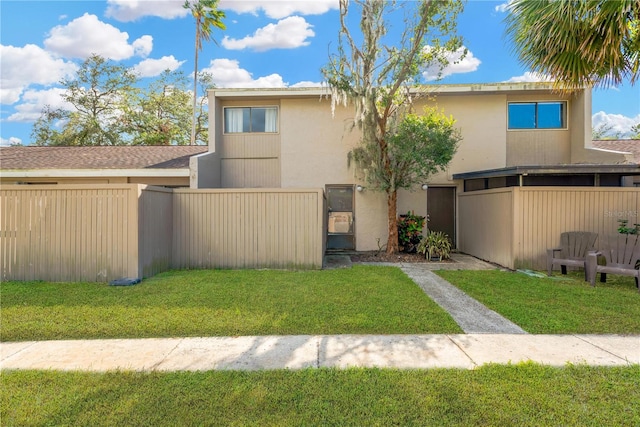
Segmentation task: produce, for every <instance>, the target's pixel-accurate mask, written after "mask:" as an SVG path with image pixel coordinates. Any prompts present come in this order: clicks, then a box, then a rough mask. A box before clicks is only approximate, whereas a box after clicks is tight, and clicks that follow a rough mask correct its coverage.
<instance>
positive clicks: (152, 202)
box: [137, 187, 173, 277]
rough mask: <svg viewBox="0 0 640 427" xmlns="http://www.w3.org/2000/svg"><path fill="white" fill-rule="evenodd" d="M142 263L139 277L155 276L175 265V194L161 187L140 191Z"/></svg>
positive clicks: (139, 218) (139, 220)
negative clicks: (172, 260)
mask: <svg viewBox="0 0 640 427" xmlns="http://www.w3.org/2000/svg"><path fill="white" fill-rule="evenodd" d="M138 200H139V215H138V227H139V236H140V240H139V245H140V262H139V270H138V275H137V277H151V276H153V275H155V274H158V273H161V272H163V271H166V270H169V269H170V268H171V254H172V247H173V232H172V230H173V193H172V190H170V189H164V188H160V187H146V188H141V190H140V192H139V198H138Z"/></svg>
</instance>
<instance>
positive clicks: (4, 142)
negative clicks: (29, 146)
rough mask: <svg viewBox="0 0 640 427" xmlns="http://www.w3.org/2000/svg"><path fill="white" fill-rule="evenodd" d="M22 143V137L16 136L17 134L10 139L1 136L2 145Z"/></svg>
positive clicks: (0, 144) (0, 143)
mask: <svg viewBox="0 0 640 427" xmlns="http://www.w3.org/2000/svg"><path fill="white" fill-rule="evenodd" d="M18 144H22V140H21V139H20V138H16V137H15V136H12V137H9V139H4V138H0V147H9V146H11V145H18Z"/></svg>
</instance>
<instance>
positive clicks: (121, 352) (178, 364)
mask: <svg viewBox="0 0 640 427" xmlns="http://www.w3.org/2000/svg"><path fill="white" fill-rule="evenodd" d="M0 359H1V362H0V363H1V368H2V369H54V370H82V371H113V370H135V371H204V370H230V369H232V370H260V369H304V368H334V367H335V368H347V367H355V366H358V367H377V368H399V369H407V368H412V369H413V368H418V369H424V368H459V369H473V368H476V367H478V366H481V365H483V364H486V363H499V364H508V363H518V362H525V361H533V362H537V363H541V364H545V365H551V366H564V365H566V364H567V363H573V364H588V365H594V366H595V365H597V366H626V365H630V364H640V336H635V337H623V336H614V335H611V336H596V335H523V334H517V335H506V334H498V335H493V334H480V335H478V334H468V335H329V336H307V335H301V336H259V337H236V338H230V337H218V338H215V337H213V338H166V339H160V338H151V339H131V340H126V339H114V340H85V341H82V340H79V341H38V342H13V343H1V344H0Z"/></svg>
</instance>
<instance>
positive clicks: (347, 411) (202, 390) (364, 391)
mask: <svg viewBox="0 0 640 427" xmlns="http://www.w3.org/2000/svg"><path fill="white" fill-rule="evenodd" d="M1 382H2V390H3V392H2V397H1V401H0V402H1V405H0V406H1V408H2V409H1V410H0V411H1V413H0V416H1V418H2V420H3V421H2V424H3V425H5V426H15V425H21V426H26V425H43V426H44V425H96V426H100V425H153V426H173V425H225V426H233V425H237V426H250V425H260V426H271V425H280V426H288V425H291V426H293V425H296V426H297V425H353V426H362V425H372V426H373V425H380V426H389V425H402V426H405V425H407V426H408V425H421V426H423V425H424V426H428V425H433V426H441V425H446V426H469V425H487V426H493V425H495V426H498V425H518V426H540V425H562V426H602V425H619V426H623V425H627V426H631V425H640V405H638V402H640V366H630V367H617V368H603V367H588V366H572V365H569V366H567V367H564V368H553V367H545V366H540V365H535V364H531V363H527V364H518V365H506V366H498V365H486V366H483V367H481V368H478V369H476V370H441V369H436V370H378V369H347V370H336V369H320V370H317V369H316V370H311V369H309V370H302V371H261V372H246V371H245V372H243V371H227V372H224V371H210V372H172V373H158V372H153V373H140V372H110V373H80V372H56V371H8V372H7V371H5V372H3V373H2V377H1ZM25 402H29V404H25Z"/></svg>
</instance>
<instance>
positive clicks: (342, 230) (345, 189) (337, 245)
mask: <svg viewBox="0 0 640 427" xmlns="http://www.w3.org/2000/svg"><path fill="white" fill-rule="evenodd" d="M326 190H327V207H328V211H329V219H328V222H327V249H343V250H354V249H355V248H356V239H355V221H354V220H355V218H354V215H353V185H327V186H326Z"/></svg>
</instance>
